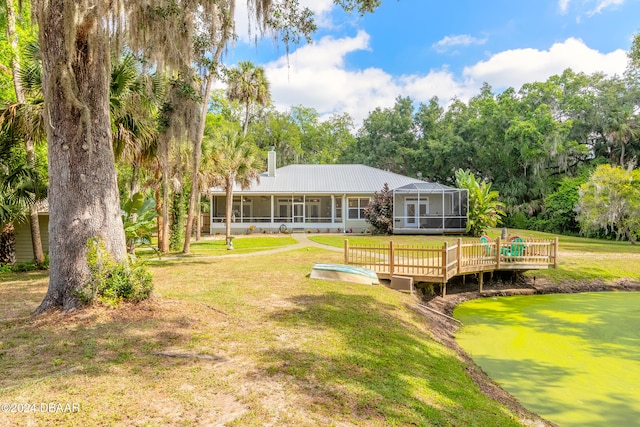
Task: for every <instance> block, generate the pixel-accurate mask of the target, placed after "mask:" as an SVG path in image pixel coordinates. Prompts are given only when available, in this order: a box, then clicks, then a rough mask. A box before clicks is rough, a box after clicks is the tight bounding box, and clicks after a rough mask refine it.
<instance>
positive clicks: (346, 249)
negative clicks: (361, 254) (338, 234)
mask: <svg viewBox="0 0 640 427" xmlns="http://www.w3.org/2000/svg"><path fill="white" fill-rule="evenodd" d="M344 264H345V265H349V239H344Z"/></svg>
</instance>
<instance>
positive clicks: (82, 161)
mask: <svg viewBox="0 0 640 427" xmlns="http://www.w3.org/2000/svg"><path fill="white" fill-rule="evenodd" d="M87 3H89V2H70V1H65V0H48V1H46V2H38V3H36V5H37V6H36V14H37V17H38V23H39V26H40V47H41V51H42V67H43V83H42V85H43V91H44V100H45V114H44V116H45V120H46V128H47V139H48V144H49V217H50V221H49V257H50V270H49V271H50V277H49V289H48V290H47V294H46V296H45V298H44V300H43V301H42V303H41V304H40V306H39V307H38V308H37V309H36V311H35V313H34V314H39V313H42V312H44V311H46V310H48V309H51V308H56V307H60V308H62V309H63V310H74V309H76V308H78V307H80V305H81V302H80V301H79V299H78V297H77V296H76V295H77V291H78V290H79V289H82V288H83V287H84V286H85V285H86V282H87V278H88V275H89V266H88V260H87V249H88V241H89V240H91V239H94V238H98V239H100V240H102V242H103V243H104V245H105V248H106V250H107V252H108V253H109V254H110V255H111V256H112V257H113V258H114V259H115V260H118V261H120V260H124V259H126V242H125V235H124V230H123V226H122V218H121V217H120V199H119V195H118V186H117V181H116V169H115V159H114V155H113V150H112V148H111V125H110V117H109V78H110V63H109V47H108V33H107V31H106V29H105V27H104V25H105V23H104V22H103V21H102V17H103V16H104V10H103V9H104V8H105V7H106V5H104V4H102V2H97V3H95V4H93V5H92V7H90V6H89V5H88V4H87Z"/></svg>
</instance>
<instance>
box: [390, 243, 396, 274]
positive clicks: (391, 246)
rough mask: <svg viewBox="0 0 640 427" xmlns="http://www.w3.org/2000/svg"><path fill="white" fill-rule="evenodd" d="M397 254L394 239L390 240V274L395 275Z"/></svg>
mask: <svg viewBox="0 0 640 427" xmlns="http://www.w3.org/2000/svg"><path fill="white" fill-rule="evenodd" d="M394 259H395V254H394V252H393V240H389V274H390V275H391V276H393V270H394V265H393V264H394Z"/></svg>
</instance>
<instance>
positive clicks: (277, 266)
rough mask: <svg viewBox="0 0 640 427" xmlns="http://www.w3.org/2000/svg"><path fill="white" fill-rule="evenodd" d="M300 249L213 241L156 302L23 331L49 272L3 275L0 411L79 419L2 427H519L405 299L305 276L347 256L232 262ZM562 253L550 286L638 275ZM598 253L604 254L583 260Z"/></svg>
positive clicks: (269, 239) (323, 253)
mask: <svg viewBox="0 0 640 427" xmlns="http://www.w3.org/2000/svg"><path fill="white" fill-rule="evenodd" d="M492 232H493V233H496V232H497V233H499V230H494V231H492ZM519 234H520V235H522V236H523V237H527V234H525V232H520V231H519ZM531 234H533V233H531ZM309 237H311V238H312V239H314V240H316V241H323V242H328V243H331V244H333V245H335V246H338V247H341V246H343V245H344V238H345V237H347V238H349V239H357V240H353V241H357V242H376V241H388V237H379V236H367V235H352V236H351V235H346V236H342V235H323V234H317V235H316V234H311V235H309ZM550 237H552V236H550ZM456 238H457V236H447V239H452V240H455V239H456ZM562 239H563V240H564V238H562ZM394 241H395V242H399V243H401V244H402V243H405V244H415V245H419V244H422V243H423V242H427V243H426V245H441V244H442V242H443V239H442V237H441V236H437V237H424V236H402V237H398V236H395V237H394ZM294 242H295V241H294V239H292V237H291V236H286V235H276V236H263V235H251V236H238V237H236V239H235V240H234V247H235V249H234V250H233V251H228V250H227V248H226V246H225V245H224V241H223V238H222V236H219V237H218V238H216V239H213V240H204V241H202V242H200V243H194V244H193V246H192V249H193V251H192V252H193V254H192V255H189V256H180V254H172V256H168V257H163V259H162V260H160V261H153V262H149V265H150V268H151V272H152V274H153V277H154V283H155V293H154V295H155V296H154V298H153V300H152V301H151V302H145V303H142V304H139V305H128V306H125V307H123V308H122V309H110V308H101V307H97V308H92V309H88V310H84V311H80V312H77V313H73V314H61V313H50V314H46V315H44V316H41V317H38V318H31V317H30V313H31V311H32V310H34V309H35V308H36V307H37V306H38V303H39V302H40V301H41V300H42V298H43V296H44V293H45V292H46V287H47V277H46V275H45V274H43V273H22V274H3V275H0V331H1V334H0V372H2V373H3V375H2V376H0V402H25V403H28V402H31V403H41V402H59V403H65V402H70V403H79V404H80V405H81V408H82V409H81V411H80V412H79V413H73V414H64V413H53V414H52V413H48V414H42V413H29V414H11V413H9V414H7V413H0V425H13V424H18V425H27V424H31V425H70V426H71V425H89V426H92V425H176V426H177V425H201V424H205V425H206V424H215V423H221V424H223V423H227V424H228V425H232V426H234V425H235V426H261V425H265V424H270V425H296V426H316V425H363V426H388V425H412V424H413V425H441V426H467V425H469V426H471V425H477V426H485V425H486V426H489V425H490V426H516V425H520V424H519V421H518V419H517V417H516V416H515V415H514V414H512V413H511V412H510V411H509V410H508V409H507V408H505V407H503V406H501V405H499V404H498V403H496V402H495V401H493V400H491V399H489V398H488V397H487V396H485V395H484V394H483V393H482V392H481V391H480V390H479V388H478V387H477V386H476V385H475V384H474V383H473V382H472V380H471V379H470V378H469V377H468V375H467V367H466V366H465V365H464V364H463V363H462V362H461V361H460V360H459V359H458V358H457V357H456V355H455V354H454V353H453V352H452V351H451V350H449V349H447V348H445V347H444V346H443V345H441V344H439V343H438V342H436V341H434V340H433V339H432V337H431V334H430V329H429V324H428V322H427V321H426V319H425V318H423V317H422V316H420V315H419V314H417V313H416V312H415V311H413V310H412V309H411V307H412V306H413V305H414V304H415V303H414V301H413V300H412V299H411V297H410V296H408V295H405V294H401V293H398V292H394V291H391V290H389V289H387V288H385V287H383V286H363V285H356V284H347V283H341V282H330V281H320V280H312V279H309V278H308V275H309V272H310V271H311V268H312V267H313V265H314V264H315V263H318V262H334V263H340V262H342V258H343V256H342V254H341V253H340V252H334V251H328V250H323V249H319V248H304V249H296V250H291V251H286V252H278V253H271V254H259V253H256V254H254V255H252V256H250V257H239V256H227V255H231V254H233V255H238V254H242V253H248V252H260V251H264V250H267V249H274V248H279V247H284V246H287V245H291V244H293V243H294ZM572 242H573V243H572ZM567 243H568V246H567V247H565V246H564V245H563V243H562V240H561V248H560V249H561V252H562V256H561V260H560V268H559V269H558V270H554V271H553V272H554V274H556V275H557V277H559V278H567V277H573V275H576V276H577V277H579V275H580V271H583V273H582V274H584V272H585V271H588V269H589V268H591V269H592V270H591V275H592V277H595V278H597V279H598V280H601V279H602V278H606V277H607V278H608V277H610V278H619V277H621V276H617V277H616V275H618V274H620V272H628V275H626V277H631V278H638V277H640V270H639V269H640V267H638V265H640V263H638V262H629V260H630V259H632V260H635V257H637V256H639V255H638V253H637V248H635V247H631V246H630V245H629V244H628V243H616V242H595V243H594V242H591V241H589V240H580V239H575V240H573V238H572V239H569V240H567ZM571 244H573V246H570V245H571ZM592 245H593V247H596V248H599V249H595V250H594V252H589V249H588V248H590V247H591V246H592ZM616 248H617V249H616ZM605 261H606V262H605ZM606 263H610V266H607V264H606ZM536 274H543V272H536ZM625 274H626V273H625ZM167 355H168V356H167ZM175 355H179V356H184V357H172V356H175Z"/></svg>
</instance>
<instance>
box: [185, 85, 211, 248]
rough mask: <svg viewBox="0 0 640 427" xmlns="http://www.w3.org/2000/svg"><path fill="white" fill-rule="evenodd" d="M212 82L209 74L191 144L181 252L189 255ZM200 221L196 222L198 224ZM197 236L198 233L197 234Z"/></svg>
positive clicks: (198, 204) (198, 198)
mask: <svg viewBox="0 0 640 427" xmlns="http://www.w3.org/2000/svg"><path fill="white" fill-rule="evenodd" d="M212 82H213V73H211V72H209V75H208V76H207V77H206V83H205V88H204V96H203V101H202V110H201V114H200V126H199V127H198V133H197V135H196V140H195V141H194V144H193V171H192V173H191V196H190V197H189V211H188V213H187V230H186V232H185V236H184V248H183V249H182V252H183V253H185V254H188V253H189V249H190V246H191V233H192V231H193V218H194V216H195V215H199V213H197V214H196V206H198V207H199V206H200V203H198V202H197V201H198V200H200V185H199V183H200V180H199V177H198V175H199V174H200V159H201V157H202V138H203V137H204V128H205V125H206V122H207V111H208V110H209V97H210V96H211V83H212ZM199 222H200V221H198V223H199ZM198 234H199V233H198Z"/></svg>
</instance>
